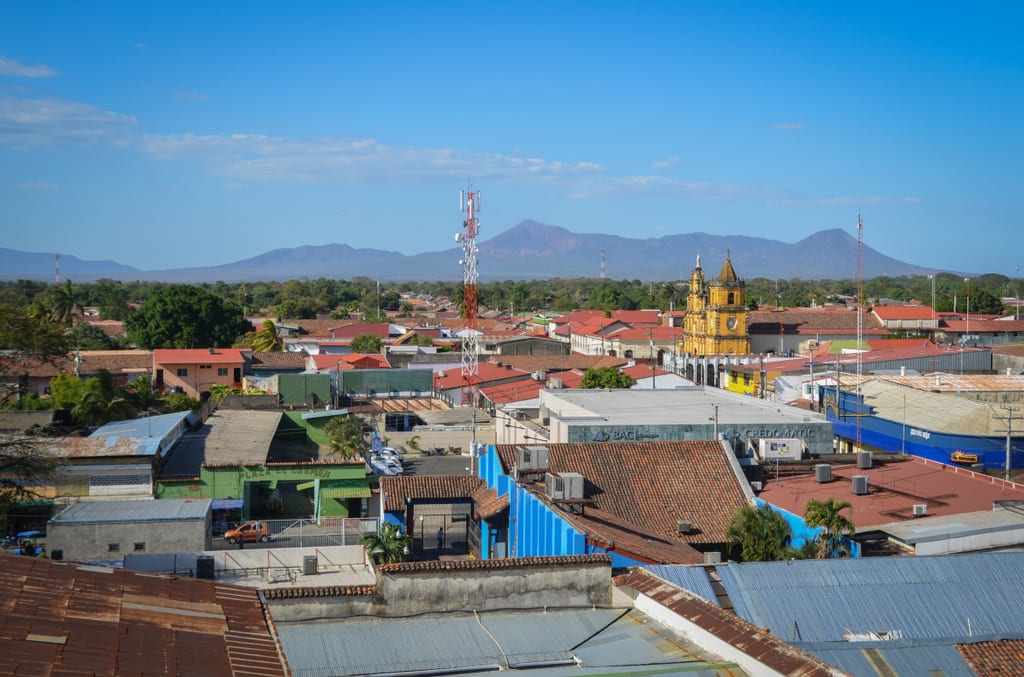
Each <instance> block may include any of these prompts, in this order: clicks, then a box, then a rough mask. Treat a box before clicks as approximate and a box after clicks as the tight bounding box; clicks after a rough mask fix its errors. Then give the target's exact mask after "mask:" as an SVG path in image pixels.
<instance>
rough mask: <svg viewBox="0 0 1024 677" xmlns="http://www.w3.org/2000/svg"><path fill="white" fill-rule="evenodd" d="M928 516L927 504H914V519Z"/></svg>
mask: <svg viewBox="0 0 1024 677" xmlns="http://www.w3.org/2000/svg"><path fill="white" fill-rule="evenodd" d="M927 514H928V504H927V503H915V504H914V517H924V516H925V515H927Z"/></svg>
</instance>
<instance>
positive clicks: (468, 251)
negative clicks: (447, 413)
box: [455, 186, 480, 442]
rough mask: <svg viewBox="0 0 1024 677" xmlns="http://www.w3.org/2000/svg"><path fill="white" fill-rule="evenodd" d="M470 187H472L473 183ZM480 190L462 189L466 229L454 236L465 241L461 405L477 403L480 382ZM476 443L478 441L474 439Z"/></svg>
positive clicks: (458, 240)
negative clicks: (478, 320)
mask: <svg viewBox="0 0 1024 677" xmlns="http://www.w3.org/2000/svg"><path fill="white" fill-rule="evenodd" d="M470 188H472V187H471V186H470ZM479 210H480V191H475V192H474V191H473V190H471V189H467V190H464V191H459V211H461V212H463V213H464V214H465V215H466V218H465V219H464V220H463V222H462V229H463V232H461V233H459V234H457V235H456V236H455V240H456V242H461V243H462V261H460V262H459V263H460V264H462V285H463V287H462V319H463V320H465V325H464V327H463V331H462V405H463V406H470V407H476V406H477V389H478V385H479V376H480V372H479V362H480V331H479V329H478V328H477V315H478V314H479V306H478V305H477V297H476V286H477V281H478V280H479V275H478V273H477V269H476V255H477V252H478V251H479V250H478V249H477V246H476V236H477V233H479V232H480V219H479V218H477V212H478V211H479ZM474 442H475V440H474Z"/></svg>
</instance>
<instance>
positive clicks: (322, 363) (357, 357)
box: [309, 353, 391, 371]
mask: <svg viewBox="0 0 1024 677" xmlns="http://www.w3.org/2000/svg"><path fill="white" fill-rule="evenodd" d="M309 357H310V359H312V360H313V365H314V366H315V367H316V368H317V370H318V371H323V370H325V369H341V370H345V369H390V368H391V365H390V364H389V363H388V360H387V358H386V357H384V356H383V355H380V354H377V353H373V354H366V353H346V354H344V355H338V354H334V353H322V354H320V355H310V356H309Z"/></svg>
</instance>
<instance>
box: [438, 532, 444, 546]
mask: <svg viewBox="0 0 1024 677" xmlns="http://www.w3.org/2000/svg"><path fill="white" fill-rule="evenodd" d="M437 549H438V550H444V527H440V528H439V529H438V530H437Z"/></svg>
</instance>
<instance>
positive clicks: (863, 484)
mask: <svg viewBox="0 0 1024 677" xmlns="http://www.w3.org/2000/svg"><path fill="white" fill-rule="evenodd" d="M867 493H868V476H867V475H854V476H853V494H854V496H866V495H867Z"/></svg>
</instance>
